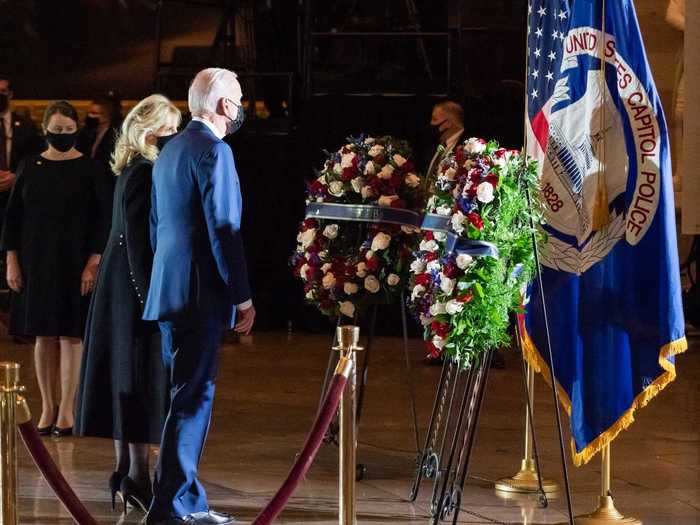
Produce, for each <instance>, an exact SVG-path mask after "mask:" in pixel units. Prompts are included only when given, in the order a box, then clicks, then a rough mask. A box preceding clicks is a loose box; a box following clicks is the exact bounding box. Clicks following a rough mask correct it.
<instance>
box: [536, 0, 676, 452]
mask: <svg viewBox="0 0 700 525" xmlns="http://www.w3.org/2000/svg"><path fill="white" fill-rule="evenodd" d="M604 9H605V17H603V10H604ZM528 20H529V21H528V26H529V28H528V71H527V73H528V82H527V91H528V93H527V124H528V126H527V127H528V134H527V135H528V142H527V149H528V153H529V154H530V155H531V156H533V157H534V158H536V159H537V160H538V161H539V163H540V169H541V188H542V195H541V196H542V199H543V202H544V203H545V208H546V211H545V216H546V223H547V224H546V226H545V230H546V233H547V235H548V238H547V241H546V243H545V245H544V246H543V247H542V249H541V259H542V265H543V273H542V281H543V284H544V289H545V300H546V306H547V309H548V314H549V325H550V330H551V338H552V346H553V353H554V356H553V357H554V365H555V372H556V380H557V383H558V391H559V393H560V396H561V401H562V404H563V405H564V406H565V408H566V410H567V411H568V413H569V417H570V421H571V433H572V436H573V442H572V449H573V450H572V452H573V456H574V463H575V464H576V465H582V464H584V463H586V462H587V461H588V460H589V459H590V458H591V457H592V456H593V455H594V454H595V453H596V452H598V451H599V450H600V449H601V448H602V447H604V446H605V445H606V444H608V443H609V442H610V441H612V440H613V439H615V437H616V436H617V435H618V434H619V433H620V432H621V431H622V430H624V429H625V428H626V427H627V426H629V425H630V424H631V423H632V422H633V421H634V412H635V410H636V409H638V408H641V407H643V406H644V405H645V404H646V403H647V402H649V401H650V400H651V399H652V398H653V397H654V396H655V395H656V394H657V393H659V392H660V391H661V390H662V389H663V388H664V387H665V386H666V385H667V384H668V383H670V382H671V381H673V379H674V378H675V375H676V372H675V366H674V358H673V356H674V355H675V354H677V353H679V352H682V351H684V350H685V349H686V348H687V343H686V340H685V337H684V321H683V311H682V304H681V288H680V271H679V264H678V252H677V246H676V229H675V228H676V227H675V216H674V205H673V191H672V182H671V175H672V174H671V162H670V150H669V143H668V133H667V129H666V122H665V120H664V114H663V110H662V108H661V102H660V100H659V96H658V93H657V91H656V87H655V85H654V81H653V79H652V75H651V71H650V68H649V64H648V62H647V58H646V54H645V52H644V44H643V42H642V36H641V33H640V30H639V25H638V23H637V18H636V14H635V10H634V5H633V3H632V0H607V1H605V0H531V5H530V7H529V15H528ZM602 64H604V66H602ZM535 286H536V285H535ZM531 297H532V298H531V302H530V304H529V305H528V307H527V313H526V319H525V321H526V323H525V324H526V330H525V331H524V349H525V355H526V358H527V359H528V361H529V362H530V363H531V364H532V365H533V366H534V367H535V369H536V370H538V371H541V372H543V373H544V375H545V377H546V378H547V379H549V370H548V366H547V363H548V362H549V361H548V358H547V354H546V338H545V333H544V324H543V316H542V304H541V301H540V297H539V293H537V288H535V287H533V289H532V292H531Z"/></svg>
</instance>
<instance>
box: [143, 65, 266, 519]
mask: <svg viewBox="0 0 700 525" xmlns="http://www.w3.org/2000/svg"><path fill="white" fill-rule="evenodd" d="M241 97H242V93H241V86H240V85H239V83H238V80H237V78H236V74H235V73H233V72H232V71H228V70H226V69H218V68H210V69H205V70H203V71H200V72H199V73H198V74H197V76H196V77H195V79H194V80H193V81H192V86H191V87H190V91H189V96H188V104H189V109H190V112H191V113H192V122H190V123H189V124H188V125H187V127H186V128H185V129H184V131H182V133H180V134H178V135H177V136H175V137H174V138H173V139H172V140H170V142H168V143H167V144H166V145H165V147H163V149H162V150H161V152H160V155H159V156H158V160H157V161H156V163H155V166H154V169H153V192H152V206H151V244H152V245H153V248H154V250H155V254H154V258H153V271H152V273H151V283H150V287H149V291H148V298H147V300H146V306H145V311H144V319H146V320H153V321H158V324H159V327H160V332H161V335H162V339H163V359H164V362H165V365H166V369H167V370H168V371H169V373H170V382H171V384H170V409H169V411H168V415H167V418H166V420H165V425H164V428H163V436H162V438H161V448H160V455H159V457H158V466H157V468H156V475H155V480H154V483H153V503H152V504H151V508H150V510H149V513H148V516H147V523H149V524H160V523H163V524H166V525H170V524H179V523H186V524H211V525H224V524H228V523H233V521H234V519H233V518H232V517H231V516H228V515H226V514H223V513H220V512H215V511H213V510H211V509H210V508H209V503H208V501H207V495H206V493H205V491H204V487H203V486H202V483H201V482H200V481H199V478H198V472H197V471H198V467H199V459H200V457H201V455H202V451H203V448H204V442H205V440H206V436H207V431H208V429H209V421H210V419H211V413H212V404H213V401H214V389H215V382H216V372H217V367H218V358H219V346H220V344H221V338H222V336H223V333H224V331H225V330H227V329H230V328H234V327H235V330H236V331H237V332H239V333H243V334H247V333H250V330H251V328H252V327H253V322H254V320H255V308H254V307H253V303H252V300H251V291H250V287H249V285H248V274H247V271H246V262H245V252H244V249H243V240H242V238H241V232H240V227H241V208H242V199H241V192H240V186H239V182H238V175H237V173H236V167H235V164H234V161H233V154H232V152H231V148H230V147H229V146H228V145H227V144H226V143H225V142H224V141H223V140H222V139H223V138H224V136H226V135H230V134H232V133H234V132H235V131H236V130H238V128H239V127H240V126H241V124H242V123H243V116H244V114H245V113H244V110H243V105H242V103H241ZM237 316H238V320H236V317H237Z"/></svg>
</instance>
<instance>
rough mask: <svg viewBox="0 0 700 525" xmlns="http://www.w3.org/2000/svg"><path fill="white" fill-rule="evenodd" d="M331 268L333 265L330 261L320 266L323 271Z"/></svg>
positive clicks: (325, 271)
mask: <svg viewBox="0 0 700 525" xmlns="http://www.w3.org/2000/svg"><path fill="white" fill-rule="evenodd" d="M331 268H333V265H332V264H331V263H326V264H324V265H323V266H321V271H322V272H323V273H328V270H330V269H331Z"/></svg>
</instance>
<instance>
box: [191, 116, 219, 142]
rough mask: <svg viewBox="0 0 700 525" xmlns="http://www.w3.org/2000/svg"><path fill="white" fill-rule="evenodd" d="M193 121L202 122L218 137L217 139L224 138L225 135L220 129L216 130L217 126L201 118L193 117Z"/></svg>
mask: <svg viewBox="0 0 700 525" xmlns="http://www.w3.org/2000/svg"><path fill="white" fill-rule="evenodd" d="M192 120H194V121H196V122H201V123H202V124H204V125H205V126H206V127H208V128H209V129H210V130H211V132H212V133H213V134H214V135H216V136H217V138H219V139H223V138H224V134H223V133H221V132H220V131H219V130H218V129H216V126H215V125H214V124H212V123H211V122H209V121H208V120H204V119H203V118H201V117H192Z"/></svg>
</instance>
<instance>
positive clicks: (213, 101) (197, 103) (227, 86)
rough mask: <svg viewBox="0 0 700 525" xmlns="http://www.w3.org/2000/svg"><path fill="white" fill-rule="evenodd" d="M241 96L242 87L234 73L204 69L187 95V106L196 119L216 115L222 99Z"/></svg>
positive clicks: (198, 74) (218, 69) (196, 77)
mask: <svg viewBox="0 0 700 525" xmlns="http://www.w3.org/2000/svg"><path fill="white" fill-rule="evenodd" d="M240 95H241V85H240V84H239V83H238V77H237V76H236V74H235V73H234V72H233V71H229V70H228V69H222V68H218V67H210V68H207V69H203V70H202V71H200V72H199V73H197V75H196V76H195V77H194V80H192V85H190V91H189V93H188V94H187V105H188V106H189V107H190V113H192V116H194V117H202V116H204V115H207V114H214V113H216V107H217V105H218V103H219V100H220V99H222V98H230V99H233V100H234V102H238V100H237V98H238V97H239V96H240Z"/></svg>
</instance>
